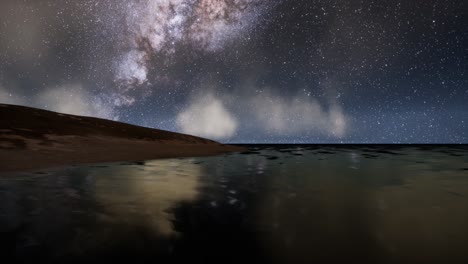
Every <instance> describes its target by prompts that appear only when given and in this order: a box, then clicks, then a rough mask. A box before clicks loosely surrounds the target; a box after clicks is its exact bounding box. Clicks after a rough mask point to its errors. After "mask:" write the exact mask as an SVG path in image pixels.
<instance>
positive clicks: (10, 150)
mask: <svg viewBox="0 0 468 264" xmlns="http://www.w3.org/2000/svg"><path fill="white" fill-rule="evenodd" d="M232 151H243V149H242V148H240V147H235V146H229V145H223V144H220V143H218V142H215V141H212V140H208V139H204V138H199V137H194V136H190V135H184V134H179V133H174V132H169V131H164V130H158V129H151V128H145V127H139V126H134V125H130V124H125V123H120V122H115V121H110V120H105V119H99V118H93V117H83V116H74V115H67V114H60V113H56V112H51V111H46V110H41V109H36V108H30V107H24V106H16V105H6V104H0V171H18V170H32V169H38V168H48V167H56V166H65V165H72V164H83V163H101V162H114V161H129V160H145V159H157V158H174V157H190V156H209V155H217V154H221V153H226V152H232Z"/></svg>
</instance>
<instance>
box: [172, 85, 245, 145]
mask: <svg viewBox="0 0 468 264" xmlns="http://www.w3.org/2000/svg"><path fill="white" fill-rule="evenodd" d="M177 125H178V126H179V128H180V129H181V131H182V132H183V133H187V134H191V135H196V136H201V137H207V138H212V139H226V138H229V137H232V136H233V135H234V134H235V133H236V130H237V126H238V125H237V120H236V118H235V117H234V116H233V115H232V114H231V113H229V111H228V110H227V109H226V107H225V106H224V104H223V102H222V101H221V100H220V99H219V98H216V97H214V96H213V95H211V94H209V95H206V96H202V97H198V98H195V99H194V100H193V101H192V102H191V104H190V105H189V107H188V108H186V109H185V110H183V111H182V112H181V113H179V114H178V115H177Z"/></svg>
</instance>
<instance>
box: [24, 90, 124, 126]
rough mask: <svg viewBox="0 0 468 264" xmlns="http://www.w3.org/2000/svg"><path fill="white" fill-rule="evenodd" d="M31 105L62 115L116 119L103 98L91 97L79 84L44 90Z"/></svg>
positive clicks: (112, 110) (111, 108) (110, 107)
mask: <svg viewBox="0 0 468 264" xmlns="http://www.w3.org/2000/svg"><path fill="white" fill-rule="evenodd" d="M33 105H34V106H36V107H39V108H44V109H47V110H51V111H55V112H59V113H64V114H72V115H81V116H93V117H100V118H106V119H114V120H115V119H118V117H117V115H116V114H115V111H114V109H113V107H112V106H110V104H107V103H106V102H105V100H104V99H103V98H99V97H96V96H93V95H92V94H90V93H89V92H87V91H86V90H85V89H83V87H82V86H81V85H79V84H74V85H66V86H62V87H58V88H50V89H46V90H44V91H43V92H41V93H39V94H38V95H37V97H36V98H35V99H34V103H33Z"/></svg>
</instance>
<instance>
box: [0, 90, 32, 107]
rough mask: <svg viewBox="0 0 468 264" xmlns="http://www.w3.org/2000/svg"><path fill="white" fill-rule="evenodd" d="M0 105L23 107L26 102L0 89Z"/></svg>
mask: <svg viewBox="0 0 468 264" xmlns="http://www.w3.org/2000/svg"><path fill="white" fill-rule="evenodd" d="M0 103H1V104H12V105H25V104H26V100H24V99H22V98H21V97H19V96H18V95H16V94H14V93H12V92H10V91H8V90H6V89H4V88H2V87H0Z"/></svg>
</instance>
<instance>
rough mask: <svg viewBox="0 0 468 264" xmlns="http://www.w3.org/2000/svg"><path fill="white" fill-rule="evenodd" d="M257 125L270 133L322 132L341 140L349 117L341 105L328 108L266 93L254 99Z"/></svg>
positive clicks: (253, 110) (302, 99) (308, 100)
mask: <svg viewBox="0 0 468 264" xmlns="http://www.w3.org/2000/svg"><path fill="white" fill-rule="evenodd" d="M250 105H251V108H252V112H253V115H254V116H255V118H256V119H257V123H258V124H260V125H261V127H260V128H259V129H263V130H265V131H266V132H268V133H272V134H276V135H294V134H298V133H314V132H318V133H322V134H328V135H332V136H334V137H337V138H341V137H343V136H344V135H345V133H346V129H347V124H348V121H347V117H346V115H345V114H344V113H343V110H342V108H341V107H340V106H339V105H338V104H337V103H331V104H330V105H329V106H328V108H327V109H325V108H324V107H322V105H321V104H320V103H319V102H318V101H316V100H314V99H309V98H308V97H307V98H303V97H292V98H285V97H281V96H278V95H274V94H271V93H269V92H264V93H263V94H261V95H258V96H256V97H254V98H252V99H251V100H250Z"/></svg>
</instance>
